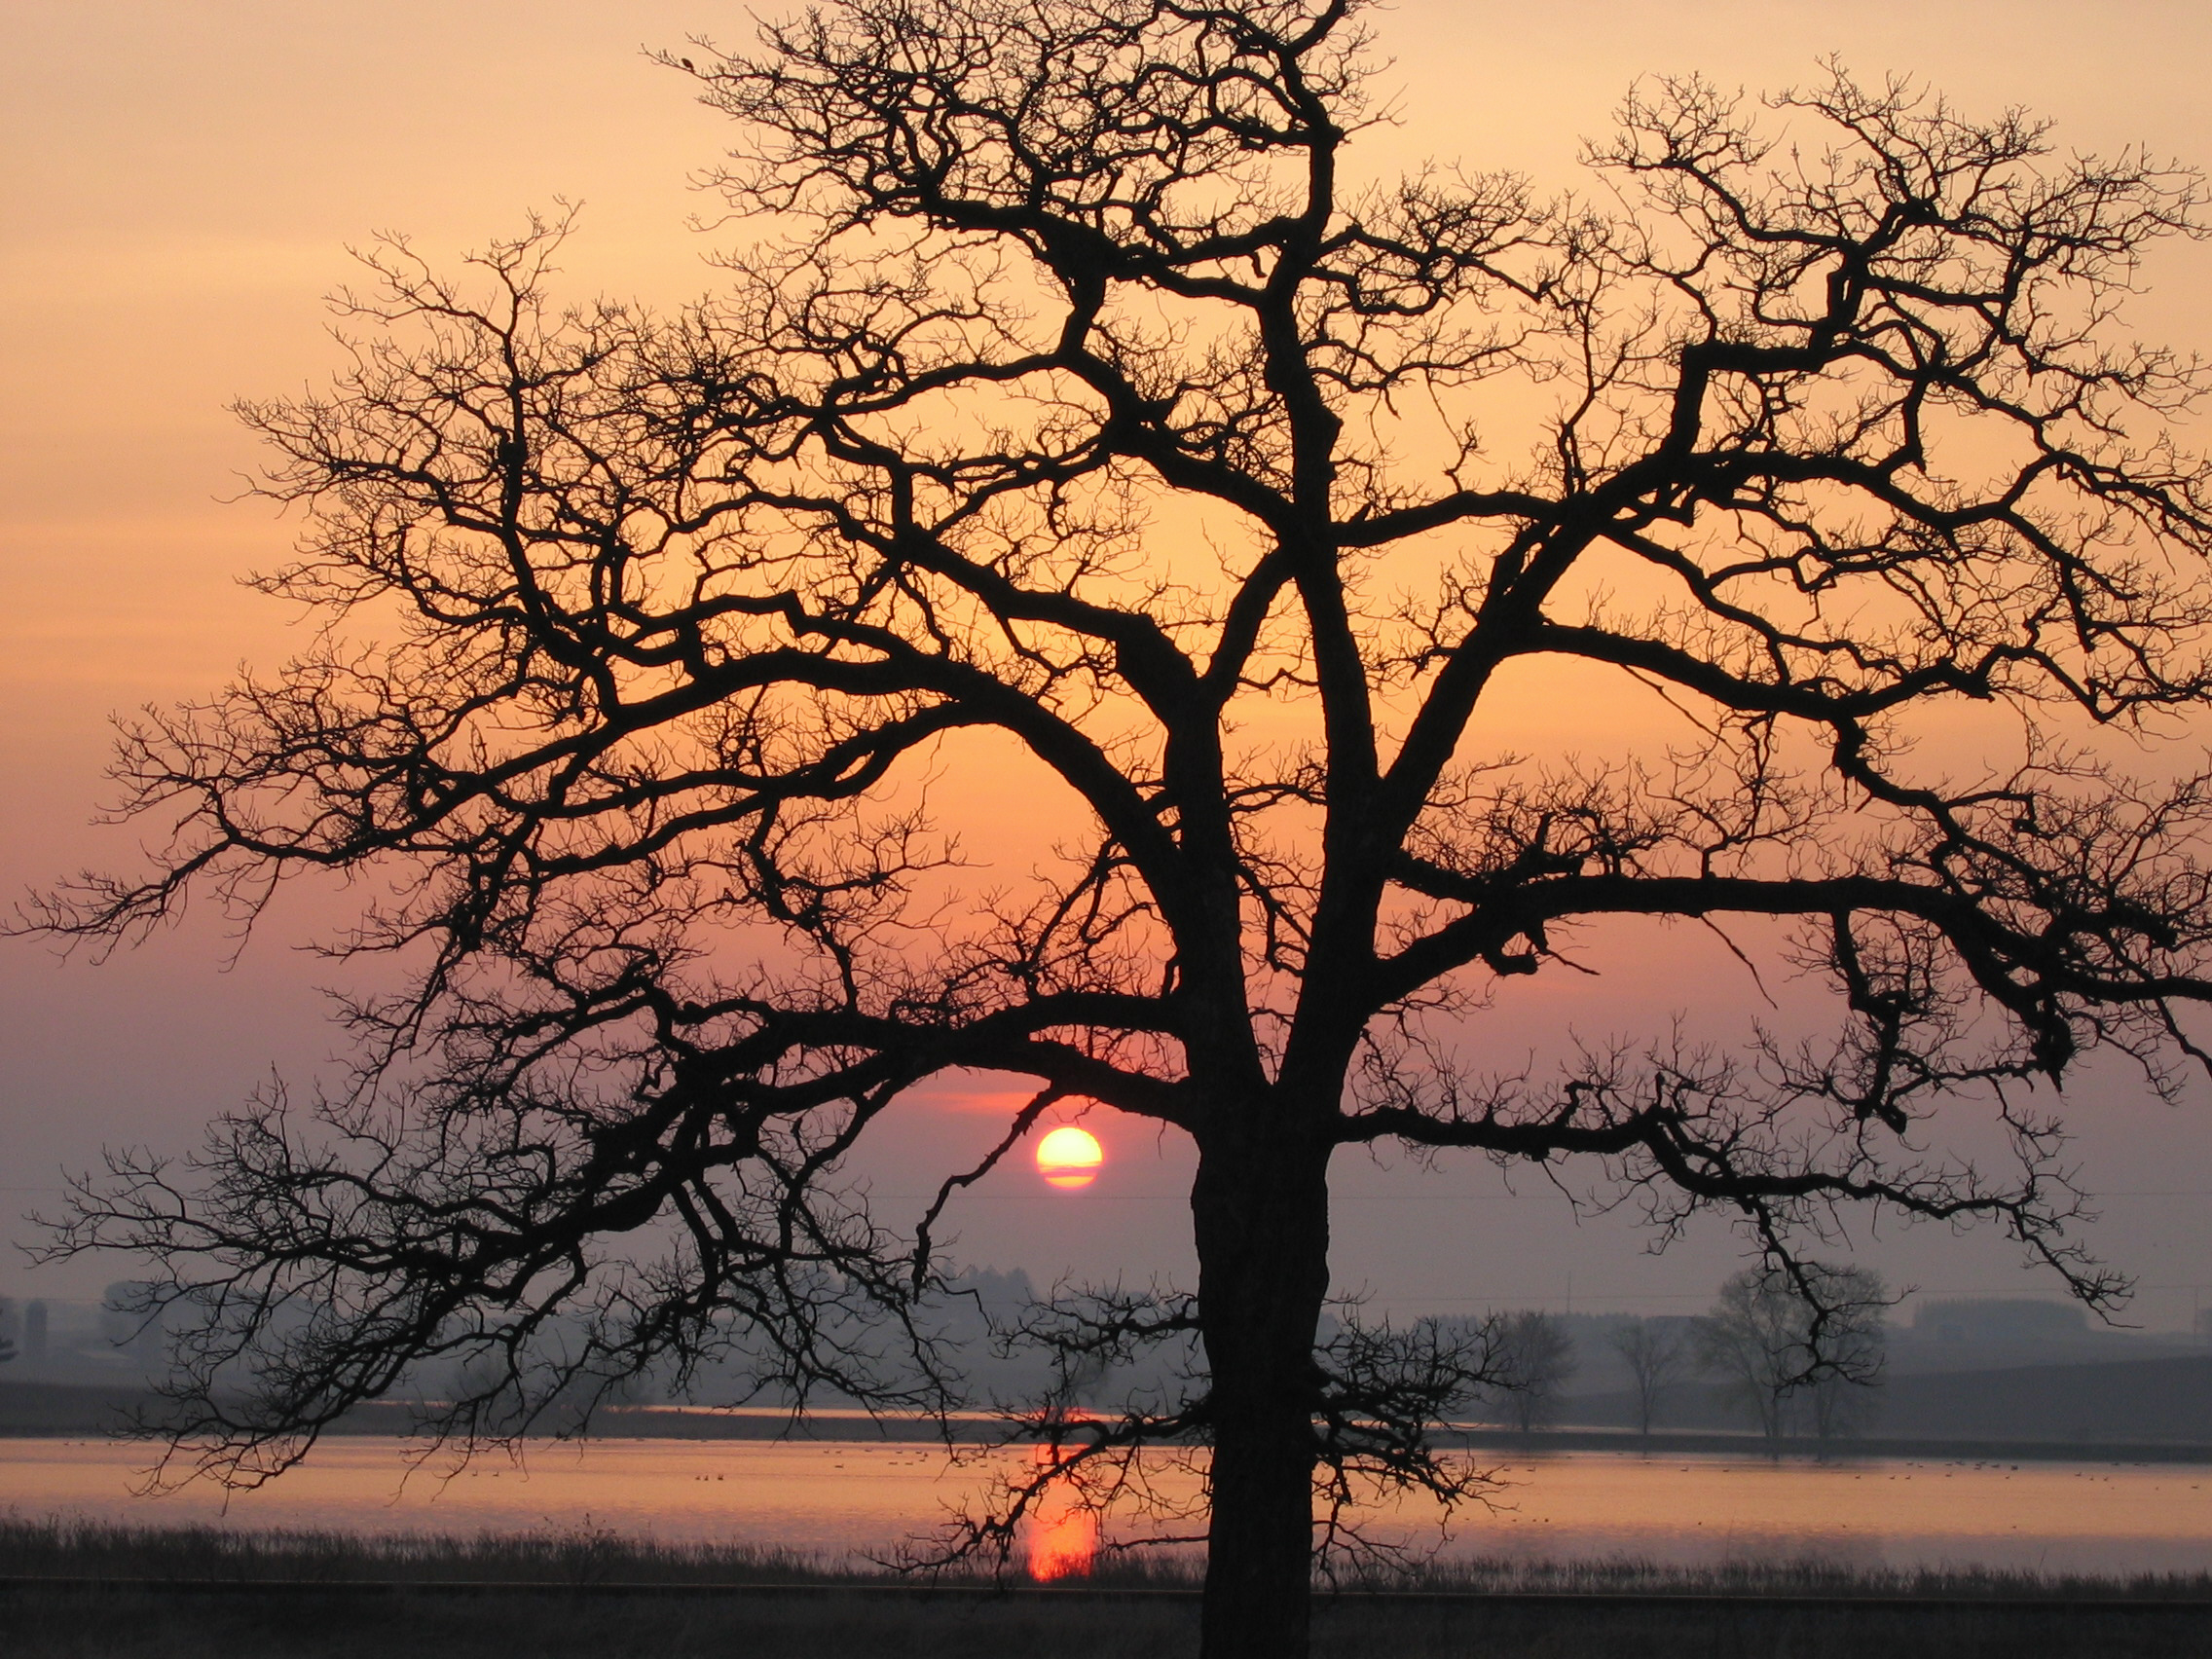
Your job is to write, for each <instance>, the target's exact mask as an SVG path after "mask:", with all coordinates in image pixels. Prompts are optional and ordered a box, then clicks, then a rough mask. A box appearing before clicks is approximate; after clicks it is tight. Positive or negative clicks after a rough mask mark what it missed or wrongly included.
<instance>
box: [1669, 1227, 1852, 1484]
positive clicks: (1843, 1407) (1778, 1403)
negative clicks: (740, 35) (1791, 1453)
mask: <svg viewBox="0 0 2212 1659" xmlns="http://www.w3.org/2000/svg"><path fill="white" fill-rule="evenodd" d="M1889 1307H1890V1298H1889V1296H1888V1293H1887V1291H1886V1290H1885V1288H1884V1286H1883V1284H1882V1280H1881V1277H1880V1275H1879V1274H1876V1273H1874V1272H1869V1271H1868V1270H1866V1269H1864V1268H1850V1267H1844V1268H1838V1267H1830V1266H1827V1265H1825V1264H1823V1263H1818V1262H1806V1263H1793V1264H1792V1265H1791V1266H1790V1267H1789V1268H1788V1269H1787V1270H1786V1269H1782V1268H1775V1267H1752V1268H1747V1269H1746V1270H1744V1272H1740V1273H1736V1274H1734V1275H1733V1276H1731V1277H1730V1278H1729V1279H1728V1280H1727V1282H1726V1283H1724V1284H1723V1285H1722V1286H1721V1287H1720V1295H1719V1296H1718V1298H1717V1299H1715V1301H1714V1305H1713V1310H1712V1312H1710V1313H1708V1314H1707V1315H1706V1316H1705V1317H1704V1318H1703V1319H1701V1320H1699V1321H1698V1330H1697V1356H1698V1359H1699V1361H1700V1363H1701V1364H1702V1365H1703V1367H1704V1369H1706V1370H1707V1371H1709V1372H1714V1373H1717V1374H1718V1375H1719V1376H1720V1377H1721V1378H1722V1379H1724V1380H1725V1382H1726V1383H1727V1384H1728V1388H1729V1392H1730V1393H1731V1394H1733V1395H1734V1396H1735V1398H1736V1399H1737V1401H1738V1402H1739V1403H1740V1404H1742V1405H1743V1406H1744V1407H1745V1408H1746V1409H1747V1410H1749V1411H1750V1412H1751V1414H1752V1416H1753V1417H1754V1419H1756V1421H1757V1423H1758V1425H1759V1432H1760V1433H1762V1434H1763V1435H1765V1436H1766V1438H1767V1439H1769V1440H1777V1439H1780V1438H1781V1437H1782V1436H1783V1435H1785V1434H1787V1433H1788V1432H1789V1430H1790V1429H1791V1427H1792V1426H1793V1425H1794V1419H1795V1417H1796V1416H1797V1415H1798V1414H1797V1412H1796V1410H1795V1408H1797V1407H1799V1406H1801V1405H1806V1404H1809V1405H1810V1407H1811V1412H1812V1417H1813V1427H1814V1432H1815V1433H1816V1434H1817V1435H1819V1437H1820V1438H1821V1439H1823V1440H1829V1439H1833V1438H1836V1437H1837V1436H1838V1435H1841V1434H1844V1433H1847V1432H1849V1431H1850V1430H1851V1429H1852V1428H1853V1427H1854V1426H1855V1425H1856V1424H1857V1422H1858V1421H1860V1420H1861V1419H1862V1418H1863V1416H1864V1415H1865V1413H1866V1411H1867V1410H1868V1409H1869V1408H1868V1404H1867V1402H1868V1401H1869V1400H1870V1398H1871V1390H1872V1389H1873V1387H1874V1386H1875V1385H1876V1384H1877V1383H1879V1382H1880V1381H1881V1375H1882V1363H1883V1359H1884V1357H1885V1353H1884V1348H1885V1345H1884V1343H1883V1338H1882V1315H1883V1314H1884V1313H1885V1312H1886V1311H1887V1310H1888V1309H1889Z"/></svg>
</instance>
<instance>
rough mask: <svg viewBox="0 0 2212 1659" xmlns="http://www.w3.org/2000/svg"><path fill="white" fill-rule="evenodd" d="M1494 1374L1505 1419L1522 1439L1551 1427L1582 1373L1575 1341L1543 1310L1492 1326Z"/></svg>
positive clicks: (1529, 1311)
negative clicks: (1573, 1381)
mask: <svg viewBox="0 0 2212 1659" xmlns="http://www.w3.org/2000/svg"><path fill="white" fill-rule="evenodd" d="M1493 1332H1494V1335H1493V1346H1492V1348H1491V1362H1490V1366H1489V1368H1488V1369H1489V1374H1490V1377H1491V1379H1492V1383H1493V1389H1494V1392H1495V1397H1496V1398H1497V1400H1498V1402H1499V1403H1500V1404H1501V1405H1503V1406H1504V1408H1505V1412H1506V1417H1507V1419H1509V1420H1510V1421H1511V1422H1512V1424H1513V1426H1514V1427H1515V1428H1518V1429H1519V1430H1520V1431H1521V1432H1522V1433H1523V1434H1532V1433H1534V1432H1535V1431H1536V1430H1537V1429H1539V1428H1544V1427H1547V1426H1548V1425H1549V1424H1550V1423H1551V1422H1552V1420H1553V1419H1554V1418H1556V1417H1557V1416H1558V1413H1559V1397H1560V1393H1561V1390H1563V1389H1564V1388H1565V1387H1566V1386H1567V1380H1568V1379H1569V1378H1571V1377H1572V1376H1573V1375H1574V1373H1575V1371H1576V1370H1577V1369H1578V1367H1577V1364H1576V1361H1575V1355H1574V1339H1573V1338H1572V1337H1570V1336H1569V1335H1567V1327H1566V1326H1565V1325H1564V1324H1562V1323H1561V1322H1560V1321H1559V1320H1557V1319H1555V1318H1553V1317H1552V1316H1551V1315H1550V1314H1549V1313H1546V1312H1544V1311H1543V1310H1542V1309H1535V1308H1524V1309H1520V1310H1519V1311H1518V1312H1514V1313H1508V1314H1506V1315H1505V1316H1504V1317H1502V1318H1500V1319H1498V1320H1497V1321H1496V1322H1495V1324H1494V1326H1493Z"/></svg>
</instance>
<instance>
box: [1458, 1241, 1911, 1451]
mask: <svg viewBox="0 0 2212 1659" xmlns="http://www.w3.org/2000/svg"><path fill="white" fill-rule="evenodd" d="M1800 1281H1802V1282H1800ZM1893 1301H1894V1298H1892V1297H1891V1295H1890V1294H1889V1291H1888V1288H1887V1286H1885V1285H1884V1283H1883V1281H1882V1278H1881V1275H1880V1274H1878V1273H1875V1272H1871V1271H1870V1270H1868V1269H1865V1268H1856V1267H1833V1266H1828V1265H1825V1264H1821V1263H1806V1264H1799V1265H1798V1266H1797V1268H1796V1269H1795V1271H1794V1273H1792V1272H1786V1271H1785V1270H1782V1269H1779V1268H1769V1267H1753V1268H1747V1269H1746V1270H1744V1271H1743V1272H1739V1273H1736V1274H1734V1275H1733V1276H1731V1277H1730V1278H1728V1279H1727V1280H1726V1281H1725V1282H1723V1283H1722V1285H1721V1286H1720V1289H1719V1293H1718V1294H1717V1295H1716V1296H1715V1298H1714V1303H1713V1306H1712V1308H1711V1309H1708V1311H1707V1312H1706V1313H1705V1314H1704V1315H1702V1316H1700V1317H1697V1318H1693V1319H1679V1318H1637V1317H1635V1316H1633V1315H1627V1314H1623V1315H1618V1316H1614V1317H1611V1318H1608V1319H1605V1320H1604V1322H1603V1327H1602V1328H1603V1333H1604V1334H1603V1341H1604V1344H1605V1346H1607V1347H1608V1348H1609V1349H1610V1351H1611V1352H1612V1354H1613V1355H1614V1356H1615V1357H1616V1358H1617V1359H1618V1360H1619V1362H1620V1365H1621V1368H1622V1370H1623V1371H1624V1372H1625V1373H1626V1375H1627V1379H1628V1392H1629V1394H1630V1397H1631V1408H1632V1411H1633V1413H1634V1416H1635V1419H1636V1426H1637V1428H1638V1430H1639V1432H1641V1433H1643V1434H1649V1433H1650V1432H1651V1430H1652V1428H1653V1427H1654V1426H1655V1425H1656V1424H1657V1423H1658V1422H1659V1421H1660V1419H1661V1417H1662V1416H1663V1414H1664V1412H1665V1409H1666V1407H1667V1404H1668V1402H1669V1400H1670V1397H1671V1396H1672V1395H1673V1394H1674V1393H1675V1391H1676V1390H1677V1389H1678V1388H1679V1387H1681V1386H1682V1385H1684V1384H1686V1383H1692V1382H1698V1381H1710V1382H1717V1383H1719V1384H1720V1385H1721V1386H1722V1388H1723V1389H1724V1391H1725V1393H1726V1395H1727V1397H1728V1399H1729V1400H1730V1402H1731V1403H1732V1404H1734V1405H1735V1406H1736V1407H1737V1408H1738V1409H1740V1410H1741V1411H1742V1412H1743V1413H1744V1414H1745V1415H1746V1416H1747V1417H1748V1418H1749V1419H1750V1420H1751V1422H1753V1423H1754V1424H1755V1425H1756V1426H1757V1427H1758V1429H1759V1431H1760V1433H1761V1434H1762V1435H1764V1436H1765V1437H1766V1438H1768V1439H1770V1440H1774V1439H1781V1438H1783V1437H1785V1436H1789V1435H1806V1434H1809V1435H1812V1436H1814V1437H1816V1438H1818V1439H1822V1440H1834V1439H1844V1438H1848V1437H1850V1436H1852V1435H1855V1434H1859V1433H1862V1432H1863V1431H1864V1430H1865V1428H1866V1426H1867V1425H1868V1424H1869V1423H1870V1422H1871V1421H1872V1419H1873V1416H1874V1411H1875V1407H1876V1404H1877V1393H1876V1390H1877V1389H1878V1387H1879V1386H1880V1383H1881V1381H1882V1372H1883V1365H1884V1361H1885V1358H1886V1352H1887V1342H1886V1339H1885V1335H1884V1326H1883V1315H1884V1313H1885V1312H1886V1311H1887V1309H1889V1308H1890V1306H1891V1305H1892V1302H1893ZM1480 1328H1481V1330H1482V1332H1483V1335H1484V1339H1485V1342H1486V1344H1487V1346H1488V1351H1489V1355H1490V1363H1489V1366H1488V1375H1489V1377H1490V1379H1491V1383H1490V1388H1489V1392H1488V1396H1487V1401H1486V1403H1487V1405H1488V1408H1489V1410H1490V1412H1491V1414H1492V1415H1493V1418H1494V1419H1497V1420H1500V1421H1503V1422H1506V1423H1509V1424H1510V1425H1511V1426H1513V1427H1514V1428H1516V1429H1518V1430H1520V1431H1521V1432H1522V1433H1524V1434H1527V1433H1532V1432H1534V1431H1535V1430H1537V1429H1540V1428H1546V1427H1549V1426H1551V1425H1552V1424H1553V1423H1554V1422H1556V1421H1557V1420H1558V1417H1559V1412H1560V1408H1561V1405H1562V1402H1563V1400H1564V1398H1565V1395H1566V1389H1567V1383H1569V1382H1570V1381H1572V1379H1573V1378H1574V1376H1575V1375H1576V1373H1577V1372H1578V1371H1579V1370H1580V1369H1581V1360H1580V1355H1579V1352H1578V1348H1577V1345H1576V1342H1575V1338H1574V1335H1573V1331H1572V1327H1571V1324H1570V1322H1569V1321H1568V1320H1567V1319H1565V1318H1562V1317H1561V1316H1560V1315H1558V1314H1555V1313H1549V1312H1546V1311H1543V1310H1542V1309H1532V1308H1528V1309H1514V1310H1511V1311H1507V1312H1499V1313H1493V1314H1491V1315H1490V1316H1488V1317H1487V1318H1486V1319H1485V1320H1483V1321H1481V1322H1480Z"/></svg>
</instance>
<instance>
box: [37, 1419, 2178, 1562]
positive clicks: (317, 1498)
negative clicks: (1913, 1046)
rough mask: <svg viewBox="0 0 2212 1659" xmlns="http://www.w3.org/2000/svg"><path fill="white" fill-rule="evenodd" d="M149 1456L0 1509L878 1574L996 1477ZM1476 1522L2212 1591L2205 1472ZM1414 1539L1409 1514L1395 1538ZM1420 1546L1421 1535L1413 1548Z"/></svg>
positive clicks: (78, 1476)
mask: <svg viewBox="0 0 2212 1659" xmlns="http://www.w3.org/2000/svg"><path fill="white" fill-rule="evenodd" d="M146 1456H147V1454H146V1449H145V1448H143V1447H139V1446H129V1445H116V1444H113V1443H107V1442H85V1441H62V1440H0V1509H7V1510H13V1511H14V1512H16V1513H17V1514H19V1515H23V1516H43V1515H49V1514H70V1515H81V1516H87V1517H98V1518H106V1519H114V1520H130V1521H138V1522H153V1523H181V1522H187V1521H207V1522H219V1523H221V1524H224V1525H229V1526H239V1527H318V1528H321V1527H329V1528H350V1529H358V1530H364V1531H395V1530H425V1531H427V1530H439V1531H458V1532H473V1531H476V1530H480V1529H492V1530H501V1531H528V1530H535V1529H545V1528H568V1527H573V1526H576V1525H578V1524H580V1523H582V1522H584V1521H585V1520H586V1518H587V1517H588V1519H589V1521H590V1522H591V1523H592V1524H593V1525H597V1526H605V1527H611V1528H614V1529H617V1530H622V1531H626V1532H635V1533H639V1534H645V1535H651V1536H655V1537H659V1538H664V1539H670V1540H679V1539H682V1540H691V1539H712V1540H728V1541H744V1542H753V1543H760V1544H773V1545H781V1546H784V1547H788V1548H793V1549H799V1550H805V1551H810V1552H820V1553H823V1554H826V1555H830V1556H842V1555H845V1554H847V1553H849V1552H854V1551H881V1550H883V1549H885V1548H887V1547H890V1546H892V1545H895V1544H896V1543H897V1542H898V1541H899V1540H901V1539H903V1538H909V1537H914V1536H917V1535H921V1534H926V1533H928V1532H929V1531H931V1530H933V1529H934V1528H936V1527H937V1526H939V1525H940V1524H941V1523H942V1522H943V1520H944V1519H945V1517H946V1515H947V1513H948V1512H949V1511H950V1510H952V1509H953V1508H956V1507H957V1506H958V1505H959V1503H960V1501H961V1499H962V1498H963V1496H964V1495H970V1494H974V1493H977V1492H979V1491H980V1490H981V1489H982V1488H983V1486H984V1484H985V1483H986V1481H987V1478H988V1473H989V1471H988V1469H987V1468H986V1467H982V1466H978V1465H977V1464H974V1463H964V1464H961V1465H957V1466H950V1467H948V1465H947V1462H946V1459H945V1456H944V1455H943V1453H942V1452H941V1451H940V1450H938V1449H935V1448H932V1447H926V1446H915V1445H886V1444H883V1443H881V1442H871V1443H865V1444H861V1443H853V1444H847V1443H838V1442H819V1441H810V1442H793V1443H789V1444H786V1443H779V1442H762V1441H674V1440H626V1441H625V1440H608V1441H596V1442H593V1443H592V1444H590V1445H588V1446H582V1447H577V1446H572V1445H563V1444H545V1445H539V1446H534V1447H532V1448H530V1449H528V1450H527V1451H526V1453H525V1454H524V1455H523V1456H520V1457H516V1458H509V1457H506V1456H487V1457H484V1458H481V1459H479V1460H478V1461H477V1462H475V1463H473V1464H472V1465H470V1466H469V1467H468V1468H466V1469H465V1470H463V1471H461V1473H460V1474H458V1475H456V1476H454V1477H452V1478H451V1479H440V1478H438V1477H437V1476H435V1475H433V1474H431V1473H427V1472H423V1471H416V1472H413V1473H410V1471H409V1469H408V1466H407V1462H406V1459H405V1456H404V1452H403V1449H402V1448H401V1447H400V1446H399V1445H397V1444H396V1443H394V1442H392V1441H388V1440H371V1439H348V1440H334V1441H330V1442H326V1443H325V1444H324V1445H323V1446H321V1447H319V1448H317V1450H316V1452H315V1453H314V1456H313V1457H312V1458H311V1459H310V1460H309V1462H308V1463H306V1464H305V1465H303V1466H302V1467H300V1468H298V1469H295V1470H294V1471H292V1472H291V1473H290V1474H288V1475H285V1476H284V1477H283V1478H282V1479H280V1480H278V1481H276V1482H275V1483H273V1484H272V1485H271V1486H269V1487H267V1488H264V1489H263V1490H262V1491H259V1492H255V1493H241V1494H237V1495H234V1496H233V1497H232V1498H231V1499H230V1501H229V1502H228V1504H227V1505H226V1504H225V1502H224V1500H223V1497H222V1494H220V1493H215V1492H212V1491H208V1490H204V1489H190V1490H187V1491H185V1492H182V1493H174V1494H171V1495H168V1496H164V1497H159V1498H147V1497H140V1496H135V1495H133V1493H132V1490H131V1489H132V1486H133V1484H134V1477H135V1475H136V1474H137V1472H138V1471H139V1470H140V1469H141V1467H142V1465H143V1464H144V1462H145V1460H146ZM1499 1473H1500V1475H1501V1476H1502V1477H1503V1478H1504V1480H1505V1481H1506V1482H1508V1483H1509V1484H1508V1485H1507V1486H1505V1487H1504V1488H1503V1490H1501V1492H1500V1493H1498V1494H1497V1500H1496V1507H1495V1508H1494V1509H1493V1510H1492V1511H1491V1512H1489V1513H1483V1512H1480V1511H1476V1512H1473V1513H1470V1514H1467V1515H1465V1516H1464V1517H1463V1518H1462V1519H1461V1520H1460V1521H1459V1522H1458V1523H1457V1524H1456V1526H1455V1529H1454V1532H1453V1536H1452V1539H1451V1542H1450V1544H1449V1546H1448V1550H1447V1553H1449V1554H1454V1555H1504V1556H1511V1557H1547V1558H1552V1559H1572V1558H1595V1557H1605V1556H1616V1555H1630V1556H1638V1557H1642V1558H1646V1559H1650V1560H1656V1561H1663V1562H1673V1563H1681V1564H1685V1565H1695V1564H1701V1563H1715V1562H1721V1561H1728V1560H1744V1559H1748V1558H1762V1559H1773V1558H1781V1557H1790V1558H1801V1557H1817V1558H1824V1559H1828V1560H1833V1561H1840V1562H1849V1563H1855V1564H1860V1565H1866V1566H1874V1565H1889V1566H1896V1567H1910V1566H1921V1565H1931V1566H1934V1565H1949V1566H1990V1567H2036V1568H2041V1569H2044V1570H2046V1571H2095V1572H2136V1571H2206V1570H2212V1468H2203V1467H2197V1466H2192V1465H2179V1464H2161V1465H2141V1466H2131V1465H2116V1464H2103V1463H2023V1464H2019V1465H2017V1466H2010V1465H1990V1466H1980V1467H1977V1466H1974V1465H1972V1464H1958V1463H1944V1462H1936V1461H1930V1462H1902V1461H1878V1462H1877V1461H1867V1462H1863V1463H1842V1464H1829V1465H1817V1464H1811V1463H1803V1462H1779V1463H1777V1462H1769V1461H1765V1460H1760V1459H1741V1460H1739V1459H1734V1458H1727V1457H1716V1456H1676V1457H1646V1456H1638V1455H1635V1454H1626V1453H1610V1452H1593V1453H1566V1454H1561V1455H1559V1456H1543V1457H1534V1458H1525V1459H1522V1460H1518V1461H1516V1462H1514V1463H1512V1464H1510V1465H1507V1466H1504V1467H1502V1468H1501V1469H1500V1470H1499ZM1390 1519H1391V1521H1392V1523H1393V1524H1394V1525H1396V1526H1398V1527H1400V1528H1402V1529H1403V1530H1405V1531H1406V1532H1408V1533H1412V1532H1416V1531H1419V1530H1423V1529H1424V1528H1425V1527H1426V1523H1425V1517H1423V1516H1422V1515H1421V1514H1420V1512H1418V1511H1413V1510H1407V1511H1404V1512H1402V1513H1400V1514H1398V1515H1395V1516H1393V1517H1391V1518H1390ZM1426 1530H1429V1532H1430V1534H1431V1536H1433V1528H1426Z"/></svg>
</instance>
